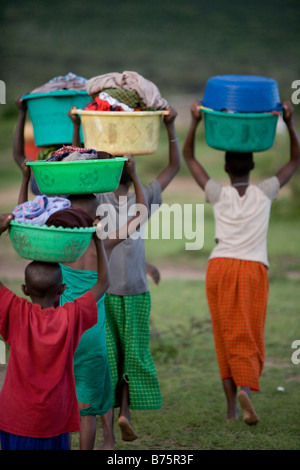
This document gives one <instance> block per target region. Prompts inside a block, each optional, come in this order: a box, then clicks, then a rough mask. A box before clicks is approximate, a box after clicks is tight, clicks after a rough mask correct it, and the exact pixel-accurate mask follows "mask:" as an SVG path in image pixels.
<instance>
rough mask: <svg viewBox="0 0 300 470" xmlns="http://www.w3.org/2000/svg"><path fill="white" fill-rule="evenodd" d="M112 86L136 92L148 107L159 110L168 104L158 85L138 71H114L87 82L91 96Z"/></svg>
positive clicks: (87, 88)
mask: <svg viewBox="0 0 300 470" xmlns="http://www.w3.org/2000/svg"><path fill="white" fill-rule="evenodd" d="M110 88H116V89H123V90H128V91H134V92H136V93H137V94H138V95H139V97H140V99H141V100H142V102H143V103H144V105H145V106H146V107H148V108H154V109H156V110H159V109H165V108H166V107H167V106H168V102H167V100H165V99H164V98H162V97H161V94H160V91H159V89H158V88H157V86H156V85H155V84H154V83H152V82H151V81H149V80H147V79H146V78H144V77H143V76H142V75H140V74H138V73H137V72H130V71H125V72H123V73H118V72H112V73H107V74H104V75H98V76H96V77H92V78H90V79H89V80H88V81H87V82H86V90H87V92H88V94H89V95H90V96H96V95H99V93H100V92H101V91H104V90H106V91H107V90H108V89H110Z"/></svg>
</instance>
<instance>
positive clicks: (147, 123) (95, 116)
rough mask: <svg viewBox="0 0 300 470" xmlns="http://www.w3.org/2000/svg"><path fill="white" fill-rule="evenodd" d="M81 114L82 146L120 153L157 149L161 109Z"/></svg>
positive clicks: (81, 111)
mask: <svg viewBox="0 0 300 470" xmlns="http://www.w3.org/2000/svg"><path fill="white" fill-rule="evenodd" d="M76 113H77V114H79V115H80V116H81V124H82V133H83V140H84V146H85V148H94V149H96V150H103V151H105V152H109V153H111V154H112V155H115V156H119V155H124V154H125V153H130V154H131V155H149V154H153V153H156V152H157V148H158V141H159V131H160V123H161V116H162V114H164V113H165V112H164V111H133V112H125V111H85V110H82V109H77V110H76Z"/></svg>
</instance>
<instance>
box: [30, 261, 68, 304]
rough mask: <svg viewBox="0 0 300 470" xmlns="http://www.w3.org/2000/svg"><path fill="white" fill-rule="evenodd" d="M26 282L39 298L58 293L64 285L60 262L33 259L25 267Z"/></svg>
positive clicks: (31, 291)
mask: <svg viewBox="0 0 300 470" xmlns="http://www.w3.org/2000/svg"><path fill="white" fill-rule="evenodd" d="M25 284H26V286H27V288H28V290H29V292H30V294H31V295H34V296H36V297H39V298H42V297H45V296H47V295H51V294H56V293H57V290H58V289H59V287H60V286H61V285H62V272H61V268H60V266H59V264H58V263H46V262H42V261H32V262H31V263H29V264H28V265H27V266H26V268H25Z"/></svg>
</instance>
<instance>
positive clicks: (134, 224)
mask: <svg viewBox="0 0 300 470" xmlns="http://www.w3.org/2000/svg"><path fill="white" fill-rule="evenodd" d="M124 156H125V157H127V158H128V161H127V162H126V163H125V165H126V166H127V173H128V174H129V175H130V176H131V179H132V183H133V186H134V190H135V196H136V206H137V210H136V214H135V215H134V216H133V217H132V218H131V219H130V220H129V221H128V222H127V223H126V224H124V225H123V226H122V227H119V230H117V231H116V232H114V233H111V234H109V235H108V237H107V238H105V240H104V246H105V250H106V254H107V257H108V259H109V258H110V255H111V252H112V250H113V248H114V247H115V246H117V245H118V244H119V243H121V242H122V241H123V240H126V238H129V237H130V236H131V235H132V234H133V233H134V232H136V231H137V230H138V229H139V228H140V227H141V225H143V224H144V223H145V222H146V221H147V220H148V207H147V201H146V198H145V194H144V190H143V186H142V183H141V181H140V179H139V177H138V174H137V172H136V168H135V163H134V159H133V157H132V156H131V155H129V154H127V155H124Z"/></svg>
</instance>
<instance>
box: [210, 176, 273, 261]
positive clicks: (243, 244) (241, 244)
mask: <svg viewBox="0 0 300 470" xmlns="http://www.w3.org/2000/svg"><path fill="white" fill-rule="evenodd" d="M279 188H280V184H279V181H278V178H277V177H276V176H274V177H272V178H268V179H266V180H264V181H262V182H261V183H259V184H257V185H253V184H250V185H249V186H248V187H247V189H246V192H245V194H244V195H243V196H240V195H239V193H238V191H237V190H236V188H234V187H233V186H222V185H221V184H219V183H217V182H216V181H214V180H213V179H210V180H209V181H208V182H207V184H206V186H205V196H206V200H207V201H208V202H210V203H211V204H212V206H213V210H214V217H215V240H216V242H217V245H216V247H215V248H214V249H213V251H212V253H211V255H210V258H216V257H218V258H220V257H221V258H222V257H225V258H239V259H245V260H249V261H259V262H261V263H263V264H265V265H266V266H267V267H268V266H269V262H268V256H267V231H268V226H269V218H270V209H271V204H272V201H273V200H274V199H276V197H277V195H278V191H279Z"/></svg>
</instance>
